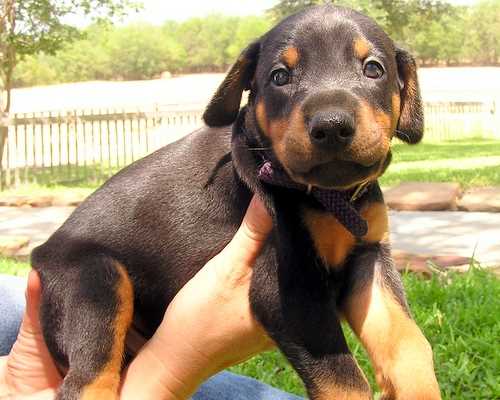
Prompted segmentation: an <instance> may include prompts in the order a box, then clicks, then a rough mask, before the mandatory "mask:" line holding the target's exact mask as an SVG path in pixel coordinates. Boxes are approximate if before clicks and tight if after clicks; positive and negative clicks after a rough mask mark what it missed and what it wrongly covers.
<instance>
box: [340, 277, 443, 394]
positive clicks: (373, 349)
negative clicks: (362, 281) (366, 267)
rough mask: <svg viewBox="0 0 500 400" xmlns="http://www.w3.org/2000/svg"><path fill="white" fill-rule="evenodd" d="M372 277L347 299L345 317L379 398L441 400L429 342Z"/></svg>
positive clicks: (377, 278)
mask: <svg viewBox="0 0 500 400" xmlns="http://www.w3.org/2000/svg"><path fill="white" fill-rule="evenodd" d="M375 275H376V276H375V277H374V279H373V280H372V281H371V282H369V283H368V284H367V285H366V286H365V287H364V288H362V289H359V291H358V292H355V293H353V294H352V295H351V296H350V297H349V299H348V301H347V304H346V306H345V308H344V315H345V317H346V319H347V321H348V322H349V324H350V325H351V327H352V329H353V330H354V332H355V333H356V335H357V336H358V337H359V338H360V340H361V342H362V343H363V346H364V347H365V348H366V350H367V352H368V354H369V356H370V358H371V361H372V364H373V366H374V368H375V371H376V377H377V382H378V384H379V385H380V387H381V389H382V391H383V396H382V397H383V398H388V399H426V400H438V399H440V398H441V396H440V392H439V386H438V384H437V380H436V377H435V373H434V363H433V359H432V349H431V347H430V345H429V343H428V342H427V340H426V339H425V337H424V336H423V335H422V332H421V331H420V329H419V328H418V327H417V325H416V324H415V322H414V321H413V320H412V319H411V318H410V317H409V316H408V315H407V314H406V312H405V311H404V310H403V308H402V306H401V305H400V304H399V303H398V302H397V301H396V299H395V297H394V295H393V294H392V293H390V292H389V290H388V289H386V288H385V287H384V286H383V284H382V283H381V282H380V280H381V279H382V278H381V277H379V276H377V272H375Z"/></svg>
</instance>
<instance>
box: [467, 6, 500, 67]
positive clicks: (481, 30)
mask: <svg viewBox="0 0 500 400" xmlns="http://www.w3.org/2000/svg"><path fill="white" fill-rule="evenodd" d="M466 29H467V36H466V40H465V48H466V51H467V56H468V58H469V59H470V60H474V61H475V62H476V63H480V64H491V65H496V64H498V62H499V58H500V2H499V1H498V0H483V1H480V2H479V3H478V4H477V5H476V6H475V7H472V8H471V9H470V10H469V15H468V21H467V26H466Z"/></svg>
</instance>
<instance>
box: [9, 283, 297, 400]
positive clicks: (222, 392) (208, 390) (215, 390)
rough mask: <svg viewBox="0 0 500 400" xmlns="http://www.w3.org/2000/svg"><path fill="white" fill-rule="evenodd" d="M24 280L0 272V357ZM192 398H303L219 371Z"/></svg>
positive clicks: (14, 323) (14, 327)
mask: <svg viewBox="0 0 500 400" xmlns="http://www.w3.org/2000/svg"><path fill="white" fill-rule="evenodd" d="M25 286H26V280H25V279H22V278H18V277H14V276H8V275H0V356H1V355H6V354H8V353H9V351H10V349H11V347H12V345H13V344H14V341H15V340H16V337H17V333H18V331H19V326H20V325H21V318H22V315H23V311H24V307H25V299H24V289H25ZM193 400H302V398H301V397H298V396H294V395H292V394H288V393H285V392H282V391H280V390H277V389H274V388H272V387H271V386H268V385H265V384H263V383H261V382H259V381H257V380H255V379H252V378H248V377H245V376H240V375H236V374H233V373H231V372H221V373H219V374H217V375H215V376H213V377H211V378H210V379H209V380H208V381H206V382H205V383H203V384H202V385H201V386H200V388H199V390H198V392H196V393H195V394H194V396H193Z"/></svg>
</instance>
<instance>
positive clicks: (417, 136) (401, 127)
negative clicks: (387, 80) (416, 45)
mask: <svg viewBox="0 0 500 400" xmlns="http://www.w3.org/2000/svg"><path fill="white" fill-rule="evenodd" d="M396 62H397V66H398V80H399V88H400V96H401V112H400V116H399V122H398V127H397V130H398V131H397V132H396V136H397V137H398V138H399V139H401V140H403V141H405V142H407V143H411V144H415V143H418V142H420V140H422V136H423V135H424V110H423V106H422V99H421V98H420V88H419V85H418V78H417V65H416V63H415V60H414V59H413V57H412V56H411V55H410V54H409V53H408V52H406V51H405V50H401V49H396Z"/></svg>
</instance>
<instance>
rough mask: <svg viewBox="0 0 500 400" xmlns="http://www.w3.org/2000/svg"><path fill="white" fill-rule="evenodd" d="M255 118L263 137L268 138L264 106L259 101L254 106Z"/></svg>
mask: <svg viewBox="0 0 500 400" xmlns="http://www.w3.org/2000/svg"><path fill="white" fill-rule="evenodd" d="M255 117H256V118H257V123H258V124H259V127H260V129H261V130H262V132H263V133H264V135H266V136H268V137H269V121H268V120H267V112H266V105H265V104H264V100H260V101H259V102H258V103H257V105H256V106H255Z"/></svg>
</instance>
